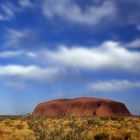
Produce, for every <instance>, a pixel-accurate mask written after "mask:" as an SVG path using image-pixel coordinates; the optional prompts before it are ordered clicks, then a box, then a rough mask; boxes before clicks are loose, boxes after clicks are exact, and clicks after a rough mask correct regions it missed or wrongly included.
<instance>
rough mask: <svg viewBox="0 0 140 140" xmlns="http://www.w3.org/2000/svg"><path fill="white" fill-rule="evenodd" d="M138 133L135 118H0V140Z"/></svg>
mask: <svg viewBox="0 0 140 140" xmlns="http://www.w3.org/2000/svg"><path fill="white" fill-rule="evenodd" d="M139 132H140V118H139V117H45V116H33V115H25V116H1V117H0V140H140V133H139Z"/></svg>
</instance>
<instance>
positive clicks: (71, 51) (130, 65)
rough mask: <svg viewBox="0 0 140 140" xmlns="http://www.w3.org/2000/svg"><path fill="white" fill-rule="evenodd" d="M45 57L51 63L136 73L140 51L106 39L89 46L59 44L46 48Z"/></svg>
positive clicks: (139, 67)
mask: <svg viewBox="0 0 140 140" xmlns="http://www.w3.org/2000/svg"><path fill="white" fill-rule="evenodd" d="M43 53H44V52H43ZM45 57H46V59H47V60H50V62H51V63H54V64H59V65H63V66H66V67H73V68H81V69H90V70H125V71H129V72H136V73H139V70H140V66H139V65H138V64H139V60H140V53H139V52H137V51H131V50H129V49H127V47H126V46H122V44H120V43H118V42H115V41H106V42H104V43H102V44H100V45H98V46H93V47H91V48H87V47H80V46H78V47H76V46H74V47H71V48H69V47H67V46H60V47H59V48H58V50H53V51H51V50H47V51H46V53H45Z"/></svg>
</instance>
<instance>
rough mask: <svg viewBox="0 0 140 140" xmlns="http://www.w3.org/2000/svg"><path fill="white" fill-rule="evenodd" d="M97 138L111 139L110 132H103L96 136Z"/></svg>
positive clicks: (96, 139)
mask: <svg viewBox="0 0 140 140" xmlns="http://www.w3.org/2000/svg"><path fill="white" fill-rule="evenodd" d="M94 139H95V140H109V134H107V133H104V132H101V133H98V134H96V135H95V136H94Z"/></svg>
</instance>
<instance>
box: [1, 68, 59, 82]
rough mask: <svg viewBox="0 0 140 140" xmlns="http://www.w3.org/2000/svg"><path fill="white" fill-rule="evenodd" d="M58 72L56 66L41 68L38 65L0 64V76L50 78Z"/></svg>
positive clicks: (24, 78) (26, 78)
mask: <svg viewBox="0 0 140 140" xmlns="http://www.w3.org/2000/svg"><path fill="white" fill-rule="evenodd" d="M59 73H60V71H59V69H57V68H41V67H38V66H34V65H31V66H22V65H6V66H0V76H1V77H4V78H5V77H14V78H21V79H23V80H51V79H53V78H54V77H56V76H57V75H58V74H59Z"/></svg>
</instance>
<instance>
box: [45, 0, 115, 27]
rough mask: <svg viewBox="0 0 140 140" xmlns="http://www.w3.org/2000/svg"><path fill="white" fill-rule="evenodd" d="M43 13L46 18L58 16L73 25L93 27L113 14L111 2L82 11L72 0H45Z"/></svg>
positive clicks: (113, 8)
mask: <svg viewBox="0 0 140 140" xmlns="http://www.w3.org/2000/svg"><path fill="white" fill-rule="evenodd" d="M43 13H44V15H45V16H46V17H51V18H52V17H55V16H58V17H60V18H62V19H63V20H69V21H70V22H74V23H81V24H87V25H95V24H98V23H99V22H101V21H105V20H109V19H111V18H112V17H113V16H114V14H115V7H114V4H113V2H111V1H104V2H103V3H102V4H101V5H90V6H88V7H87V8H86V9H84V10H83V9H82V8H81V7H80V6H79V5H78V4H76V3H75V2H74V1H72V0H59V1H58V0H53V1H52V0H45V2H44V3H43Z"/></svg>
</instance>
